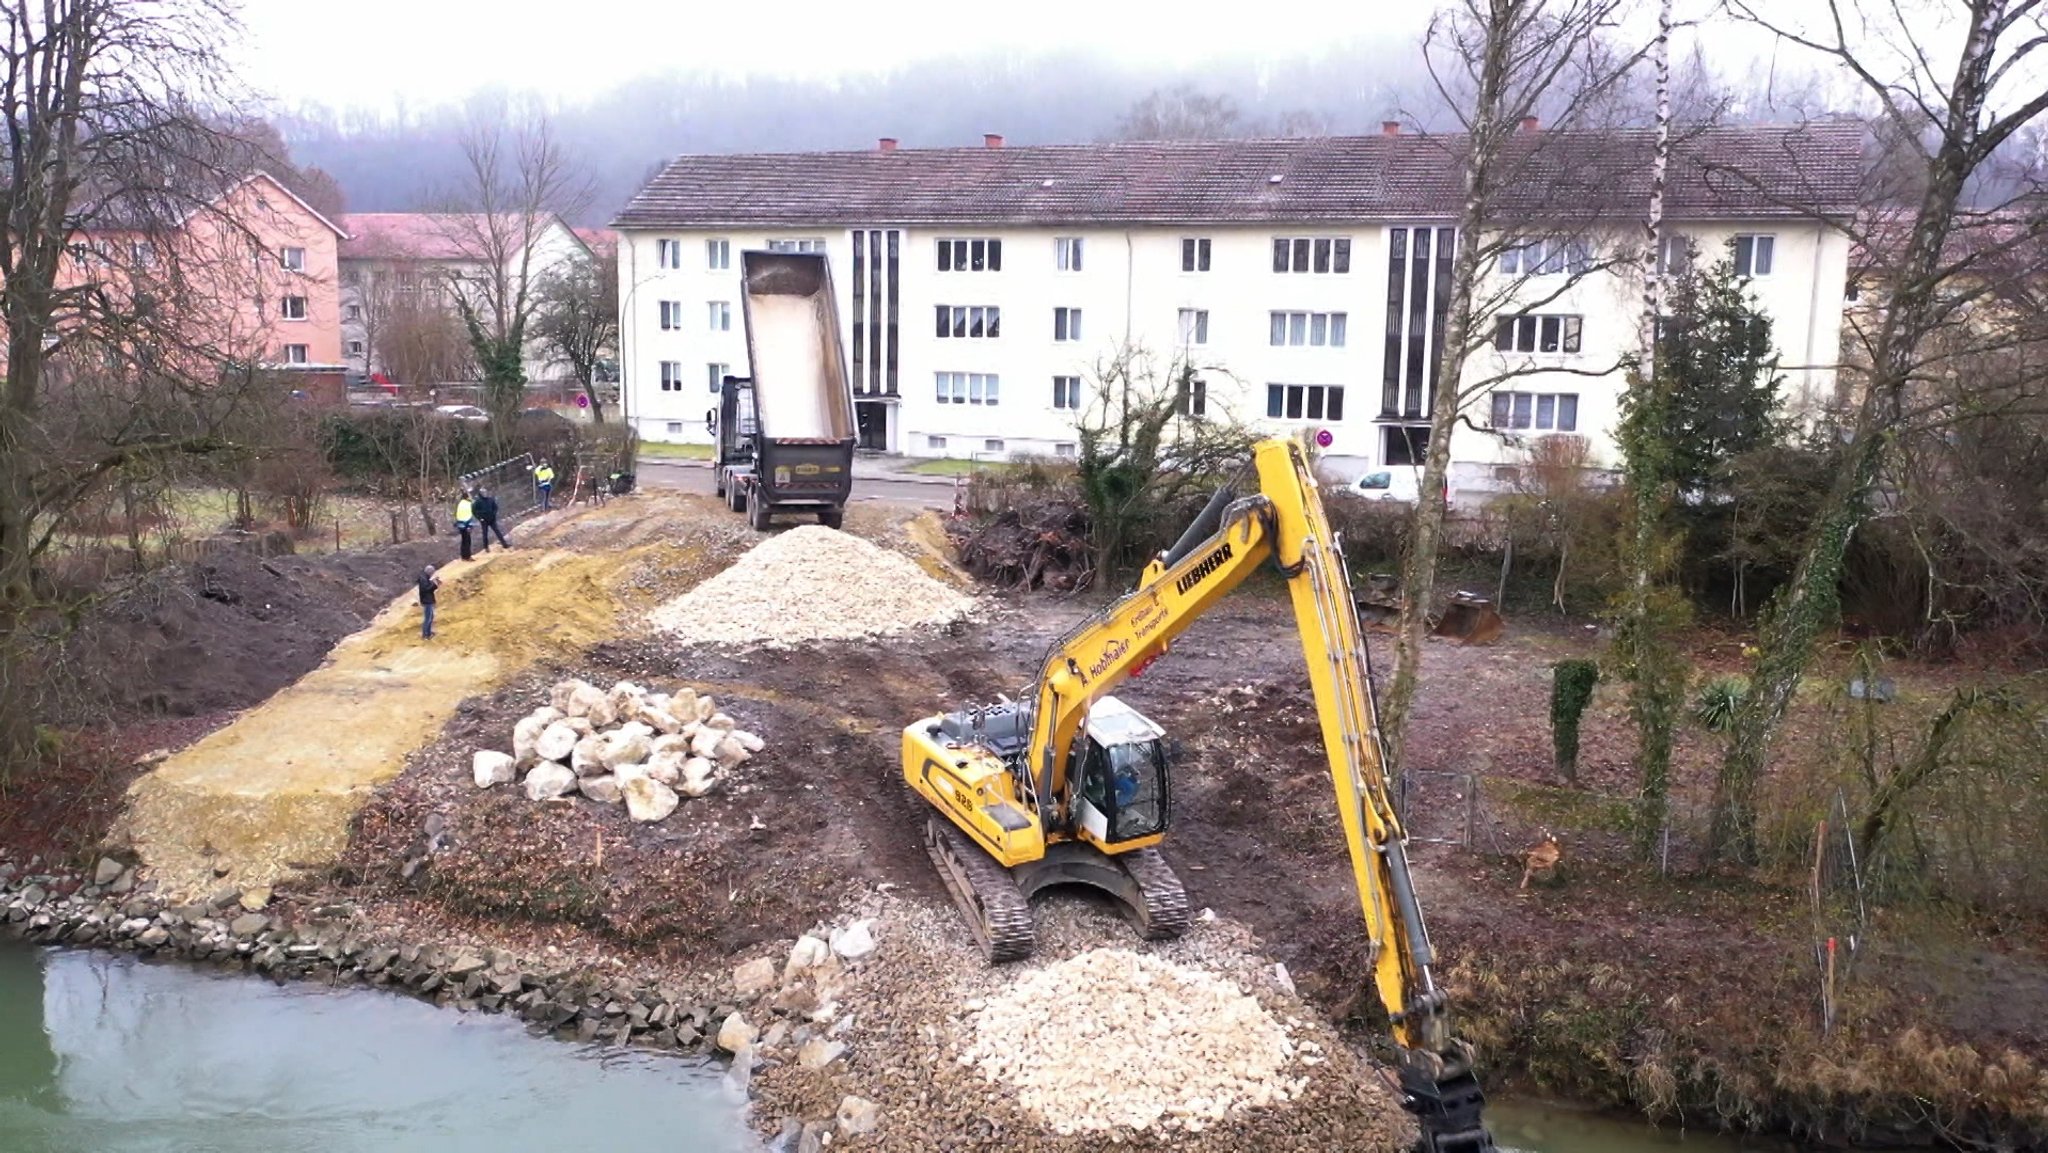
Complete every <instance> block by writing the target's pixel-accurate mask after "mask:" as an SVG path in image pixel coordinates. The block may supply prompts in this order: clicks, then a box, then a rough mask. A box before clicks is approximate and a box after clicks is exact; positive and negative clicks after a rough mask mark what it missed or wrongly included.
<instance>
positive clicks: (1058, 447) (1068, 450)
mask: <svg viewBox="0 0 2048 1153" xmlns="http://www.w3.org/2000/svg"><path fill="white" fill-rule="evenodd" d="M1052 454H1053V455H1054V456H1055V457H1058V458H1059V459H1061V460H1072V459H1074V458H1075V457H1077V456H1079V455H1081V446H1080V445H1078V444H1076V443H1074V442H1073V441H1071V440H1061V441H1055V442H1053V446H1052Z"/></svg>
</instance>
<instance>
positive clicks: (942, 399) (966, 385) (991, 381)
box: [932, 372, 1003, 407]
mask: <svg viewBox="0 0 2048 1153" xmlns="http://www.w3.org/2000/svg"><path fill="white" fill-rule="evenodd" d="M932 376H933V379H934V384H935V386H936V388H935V392H934V395H935V396H936V397H937V398H938V403H940V404H973V405H982V406H985V407H994V406H995V405H998V404H1001V403H1002V384H1003V382H1002V377H1001V376H1000V375H999V374H997V373H993V372H936V373H933V374H932Z"/></svg>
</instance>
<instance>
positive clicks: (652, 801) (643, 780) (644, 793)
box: [622, 776, 682, 822]
mask: <svg viewBox="0 0 2048 1153" xmlns="http://www.w3.org/2000/svg"><path fill="white" fill-rule="evenodd" d="M622 791H623V792H624V793H625V796H626V815H627V816H629V817H631V818H633V819H634V820H636V821H641V822H652V821H659V820H662V819H664V818H666V817H667V816H668V815H669V814H670V813H673V812H675V811H676V806H677V805H679V804H681V803H682V798H680V797H678V796H676V791H675V790H674V789H671V788H669V787H668V786H667V785H664V784H662V783H661V782H660V781H657V780H655V779H654V778H653V777H644V776H641V777H632V778H630V779H628V780H627V781H626V783H625V785H624V786H622Z"/></svg>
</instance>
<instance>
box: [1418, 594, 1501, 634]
mask: <svg viewBox="0 0 2048 1153" xmlns="http://www.w3.org/2000/svg"><path fill="white" fill-rule="evenodd" d="M1506 628H1507V622H1506V621H1504V620H1502V619H1501V615H1500V612H1499V611H1498V610H1496V609H1495V608H1494V607H1493V601H1491V600H1489V599H1487V598H1486V597H1482V596H1475V595H1473V594H1471V593H1466V592H1461V593H1457V594H1455V595H1453V596H1452V597H1451V603H1450V604H1449V605H1448V606H1446V607H1445V609H1444V615H1443V617H1442V618H1441V619H1439V620H1438V621H1437V622H1436V628H1434V629H1432V630H1430V632H1431V635H1433V636H1439V637H1445V638H1448V639H1450V640H1454V641H1457V642H1458V643H1459V644H1461V645H1485V644H1492V643H1493V642H1494V641H1496V640H1498V639H1500V634H1501V632H1502V631H1503V630H1505V629H1506Z"/></svg>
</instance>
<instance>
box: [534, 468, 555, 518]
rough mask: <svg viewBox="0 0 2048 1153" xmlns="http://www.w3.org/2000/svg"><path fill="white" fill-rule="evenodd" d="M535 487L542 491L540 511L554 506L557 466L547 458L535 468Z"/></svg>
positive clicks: (545, 510)
mask: <svg viewBox="0 0 2048 1153" xmlns="http://www.w3.org/2000/svg"><path fill="white" fill-rule="evenodd" d="M533 487H534V488H535V489H537V490H539V493H540V511H542V512H547V511H548V510H550V509H552V508H554V493H555V467H554V466H553V465H551V464H549V463H548V462H547V460H546V459H545V458H543V459H542V460H541V462H540V464H539V465H538V466H537V467H536V468H535V469H534V470H533Z"/></svg>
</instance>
